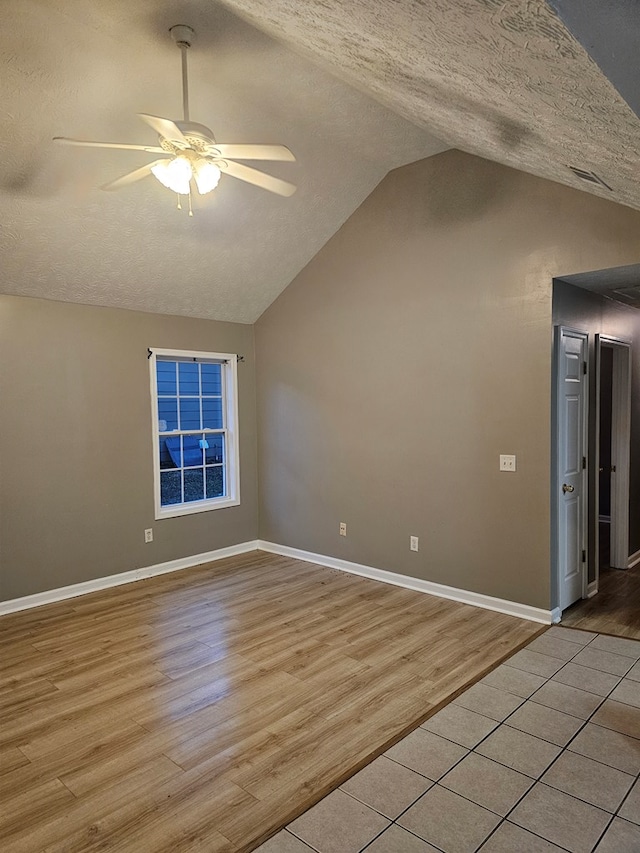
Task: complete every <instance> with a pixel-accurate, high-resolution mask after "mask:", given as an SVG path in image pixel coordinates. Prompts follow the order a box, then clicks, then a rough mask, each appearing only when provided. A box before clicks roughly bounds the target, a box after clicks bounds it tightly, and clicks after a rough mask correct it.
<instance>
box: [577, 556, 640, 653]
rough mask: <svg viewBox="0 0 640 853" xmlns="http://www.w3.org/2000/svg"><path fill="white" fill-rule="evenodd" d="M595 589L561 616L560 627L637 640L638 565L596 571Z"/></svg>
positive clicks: (639, 606)
mask: <svg viewBox="0 0 640 853" xmlns="http://www.w3.org/2000/svg"><path fill="white" fill-rule="evenodd" d="M599 587H600V588H599V590H598V593H597V594H596V595H594V596H593V598H587V599H585V600H584V601H578V602H577V603H576V604H574V605H573V607H570V608H569V609H568V610H566V611H565V612H564V613H563V614H562V624H563V625H565V626H567V627H571V628H582V629H583V630H586V631H600V632H601V633H603V634H614V635H615V636H618V637H631V638H633V639H636V640H640V565H638V566H635V567H634V568H633V569H622V570H621V569H610V568H606V567H605V568H602V569H601V570H600V582H599Z"/></svg>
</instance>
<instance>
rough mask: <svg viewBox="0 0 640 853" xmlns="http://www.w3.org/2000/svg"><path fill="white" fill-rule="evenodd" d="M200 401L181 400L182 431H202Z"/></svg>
mask: <svg viewBox="0 0 640 853" xmlns="http://www.w3.org/2000/svg"><path fill="white" fill-rule="evenodd" d="M200 428H201V424H200V400H184V399H183V398H182V397H181V398H180V429H183V430H196V429H200Z"/></svg>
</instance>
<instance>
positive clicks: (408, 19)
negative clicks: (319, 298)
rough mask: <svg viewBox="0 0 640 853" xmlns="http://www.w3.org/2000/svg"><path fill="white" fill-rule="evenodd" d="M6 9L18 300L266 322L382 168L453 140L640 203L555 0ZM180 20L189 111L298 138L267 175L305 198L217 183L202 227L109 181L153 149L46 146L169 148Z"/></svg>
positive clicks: (27, 5) (271, 136) (144, 187)
mask: <svg viewBox="0 0 640 853" xmlns="http://www.w3.org/2000/svg"><path fill="white" fill-rule="evenodd" d="M566 1H567V0H553V2H554V3H556V5H559V4H560V3H561V2H565V3H566ZM590 2H591V0H590ZM634 2H635V0H634ZM574 5H575V4H574ZM624 6H625V9H626V10H627V12H628V10H629V9H630V8H631V9H632V10H633V4H632V3H631V0H625V3H624ZM611 8H612V9H613V10H614V11H615V6H614V7H611ZM3 13H4V20H5V22H10V25H5V26H4V27H3V28H2V30H1V31H0V96H1V98H2V104H3V108H4V110H3V112H4V117H3V123H2V126H1V127H0V253H1V254H2V266H1V268H0V290H1V291H3V292H7V293H15V294H22V295H28V296H42V297H46V298H52V299H61V300H67V301H79V302H85V303H91V304H99V305H112V306H120V307H125V308H135V309H140V310H146V311H158V312H163V313H174V314H186V315H191V316H199V317H210V318H217V319H227V320H236V321H240V322H252V321H254V320H255V319H256V318H257V317H258V316H259V315H260V314H261V313H262V311H263V310H264V309H265V308H266V307H267V306H268V305H269V304H270V303H271V302H272V301H273V299H274V298H275V297H276V296H277V295H278V294H279V293H280V291H281V290H283V289H284V287H286V286H287V284H288V283H289V282H290V281H291V280H292V279H293V277H294V276H295V275H296V273H297V272H298V271H299V270H300V269H301V268H302V267H303V266H304V265H305V264H306V263H307V262H308V261H309V260H310V259H311V258H312V257H313V255H314V254H315V253H316V252H317V251H318V249H319V248H320V247H321V246H322V245H323V244H324V243H325V242H326V241H327V239H328V238H329V237H330V236H331V235H332V234H333V233H334V232H335V231H336V230H337V228H338V227H339V226H340V225H341V224H342V222H343V221H344V220H345V219H346V218H347V217H348V216H349V215H350V214H351V213H352V212H353V211H354V210H355V209H356V208H357V206H358V205H359V204H360V203H361V201H362V200H363V199H364V198H365V197H366V196H367V195H368V194H369V192H371V190H372V189H373V188H374V187H375V185H376V184H377V183H378V181H379V180H380V179H381V178H382V177H383V176H384V175H385V174H386V172H387V171H388V170H389V169H391V168H394V167H396V166H398V165H401V164H403V163H406V162H411V161H413V160H417V159H420V158H422V157H426V156H429V155H431V154H433V153H436V152H437V151H440V150H443V149H445V148H447V147H457V148H460V149H462V150H465V151H469V152H471V153H475V154H479V155H481V156H483V157H487V158H489V159H493V160H496V161H498V162H502V163H505V164H507V165H510V166H514V167H516V168H519V169H523V170H524V171H528V172H532V173H534V174H537V175H540V176H541V177H545V178H549V179H551V180H556V181H560V182H562V183H566V184H568V185H570V186H574V187H577V188H579V189H584V190H587V191H590V192H594V193H595V194H597V195H601V196H602V197H604V198H608V199H611V200H615V201H618V202H621V203H623V204H627V205H630V206H632V207H636V208H639V209H640V157H639V153H638V152H639V144H640V119H639V118H638V116H637V115H636V114H635V113H634V112H633V110H632V109H631V108H630V107H629V106H628V105H627V103H626V102H625V101H624V100H622V98H621V97H620V95H619V94H618V93H617V91H616V89H615V88H614V87H613V85H612V84H611V83H610V82H609V81H608V79H607V78H606V77H605V76H604V74H603V73H602V71H601V70H600V68H599V67H598V66H597V65H596V63H595V62H594V61H593V60H592V59H591V58H590V57H589V55H588V54H587V52H586V50H585V48H584V47H582V46H581V44H580V43H579V42H578V41H577V40H576V39H574V38H573V36H571V35H570V33H569V31H568V30H567V29H566V27H565V25H564V24H563V23H562V22H561V21H560V19H559V18H558V17H557V16H556V14H555V12H554V11H553V10H552V9H551V7H550V6H549V5H547V4H546V3H545V2H544V0H510V2H504V0H349V2H345V0H322V2H319V1H318V0H225V7H222V6H220V5H218V4H216V3H214V2H213V0H172V2H170V0H136V2H131V0H4V2H3ZM613 13H614V12H613V11H612V14H613ZM236 14H237V15H241V16H242V18H239V17H236ZM175 23H188V24H190V25H191V26H194V27H195V28H196V30H197V32H198V38H197V41H196V43H195V45H194V47H193V49H192V51H191V52H190V70H191V114H192V119H193V120H195V121H200V122H202V123H204V124H207V125H209V126H211V127H212V128H213V130H214V131H215V133H216V137H217V138H218V140H219V141H221V142H280V143H284V144H285V145H288V146H289V147H290V148H291V149H292V150H293V151H294V152H295V154H296V155H297V157H298V162H297V163H295V164H282V163H278V164H264V166H265V167H266V168H267V169H269V167H271V168H270V171H272V172H273V174H276V175H278V176H280V177H283V178H285V179H287V180H292V181H293V182H294V183H297V184H298V186H299V190H298V192H297V193H296V195H294V196H293V197H292V198H290V199H283V198H280V197H278V196H273V195H271V194H268V193H266V192H264V191H261V190H259V189H257V188H255V187H252V186H249V185H246V184H242V183H240V182H238V181H235V180H233V179H231V178H229V177H223V178H222V180H221V182H220V185H219V187H218V188H217V190H216V191H215V193H214V194H212V195H211V196H208V197H207V198H206V199H203V200H201V201H199V203H198V204H197V207H196V215H195V217H194V218H193V219H189V218H188V217H187V216H186V215H185V213H186V212H185V211H182V212H181V213H180V212H177V211H176V210H175V209H174V205H175V196H174V195H173V194H172V193H170V192H169V191H168V190H165V189H164V188H163V187H161V186H160V184H158V183H157V181H155V179H153V178H147V179H145V180H144V181H142V182H140V183H139V184H135V185H133V186H131V187H128V188H126V189H124V190H122V191H120V192H118V193H113V194H110V193H109V194H108V193H102V192H101V191H100V190H98V189H97V187H99V186H100V185H101V184H103V183H105V182H107V181H109V180H111V179H113V178H115V177H118V176H119V175H120V174H122V173H124V172H126V171H129V170H130V169H133V168H135V167H136V166H138V165H141V164H142V163H144V162H145V160H146V155H144V154H141V153H138V152H127V151H114V152H111V151H106V150H101V151H99V150H82V149H72V148H66V149H65V148H56V147H55V146H53V145H52V143H51V141H50V140H51V137H53V136H55V135H65V136H76V137H82V138H88V139H112V140H116V141H133V142H140V143H145V142H148V143H149V144H154V142H155V139H154V137H153V133H152V131H151V130H150V129H149V128H148V127H146V126H145V125H144V124H142V122H141V121H140V120H139V119H137V118H136V116H135V113H137V112H149V113H153V114H156V115H163V116H168V117H173V118H176V117H179V114H180V69H179V53H178V51H177V49H176V48H175V47H174V46H173V45H172V44H171V41H170V39H169V37H168V35H167V29H168V27H169V26H171V25H173V24H175ZM252 25H253V26H252ZM583 41H584V42H585V44H586V43H587V42H588V39H587V38H583ZM612 79H614V78H613V77H612ZM438 140H443V141H442V142H439V141H438ZM568 165H573V166H577V167H580V168H582V169H585V170H587V171H590V172H595V173H596V174H597V175H599V176H600V177H601V178H602V180H603V181H604V182H605V183H606V184H608V185H609V187H611V190H608V189H606V188H605V187H603V186H600V185H590V184H585V183H583V182H581V181H580V180H579V179H578V178H576V177H575V176H574V175H573V174H572V173H571V172H570V171H569V170H568V169H567V166H568Z"/></svg>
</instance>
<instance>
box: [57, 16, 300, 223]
mask: <svg viewBox="0 0 640 853" xmlns="http://www.w3.org/2000/svg"><path fill="white" fill-rule="evenodd" d="M169 32H170V33H171V36H172V38H173V40H174V42H175V43H176V45H177V46H178V47H179V48H180V50H181V52H182V105H183V120H182V121H172V120H171V119H168V118H160V117H158V116H152V115H147V114H146V113H138V115H139V117H140V118H141V119H142V120H143V121H144V122H146V123H147V124H148V125H149V126H150V127H152V128H153V129H154V130H155V131H156V133H157V134H158V145H134V144H129V143H126V142H122V143H121V142H91V141H88V140H83V139H69V138H67V137H65V136H55V137H54V142H59V143H61V144H63V145H78V146H82V147H88V148H124V149H129V150H133V151H146V152H148V153H149V154H163V155H164V156H163V157H161V158H160V159H157V160H153V161H152V162H151V163H147V164H145V165H144V166H141V167H140V168H139V169H134V170H133V172H128V173H127V174H126V175H123V176H122V177H120V178H118V179H117V180H115V181H111V182H110V183H108V184H105V185H104V186H103V187H102V189H103V190H119V189H120V188H121V187H126V186H127V185H128V184H132V183H134V182H135V181H139V180H141V179H142V178H146V177H147V175H153V176H154V177H156V178H157V179H158V180H159V181H160V183H161V184H163V185H164V186H165V187H167V188H168V189H170V190H173V192H175V193H177V194H178V207H180V196H181V195H187V196H188V197H189V215H190V216H192V215H193V212H192V210H191V187H192V182H193V183H194V184H195V186H196V189H197V190H198V192H199V193H200V195H205V194H206V193H208V192H211V190H213V189H214V188H215V187H216V186H217V184H218V181H219V180H220V174H221V173H224V174H225V175H230V176H231V177H233V178H239V179H240V180H241V181H247V182H248V183H250V184H255V186H258V187H262V189H265V190H269V191H270V192H273V193H277V194H278V195H282V196H290V195H292V194H293V193H294V192H295V191H296V187H295V186H294V185H293V184H290V183H289V182H288V181H283V180H281V179H280V178H275V177H273V176H272V175H267V174H266V173H265V172H261V171H259V170H258V169H254V168H252V167H251V166H245V165H244V164H242V163H236V162H235V161H236V160H282V161H289V162H291V161H294V160H295V159H296V158H295V157H294V155H293V154H292V153H291V151H289V149H288V148H287V147H286V146H284V145H245V144H237V145H236V144H230V143H224V144H223V143H218V142H216V141H215V138H214V135H213V133H212V131H211V130H210V129H209V128H208V127H206V126H205V125H203V124H197V123H196V122H193V121H191V120H190V118H189V79H188V72H187V50H188V49H189V47H191V43H192V41H193V37H194V35H195V34H194V31H193V29H192V28H191V27H188V26H185V25H183V24H179V25H177V26H175V27H171V29H170V30H169Z"/></svg>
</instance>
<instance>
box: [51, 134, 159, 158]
mask: <svg viewBox="0 0 640 853" xmlns="http://www.w3.org/2000/svg"><path fill="white" fill-rule="evenodd" d="M53 141H54V142H59V143H60V144H61V145H78V146H80V147H82V148H125V149H128V150H130V151H148V152H149V153H151V154H162V153H163V152H164V149H163V148H159V147H157V146H153V145H130V144H129V143H128V142H89V141H88V140H86V139H69V138H68V137H67V136H54V137H53Z"/></svg>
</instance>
